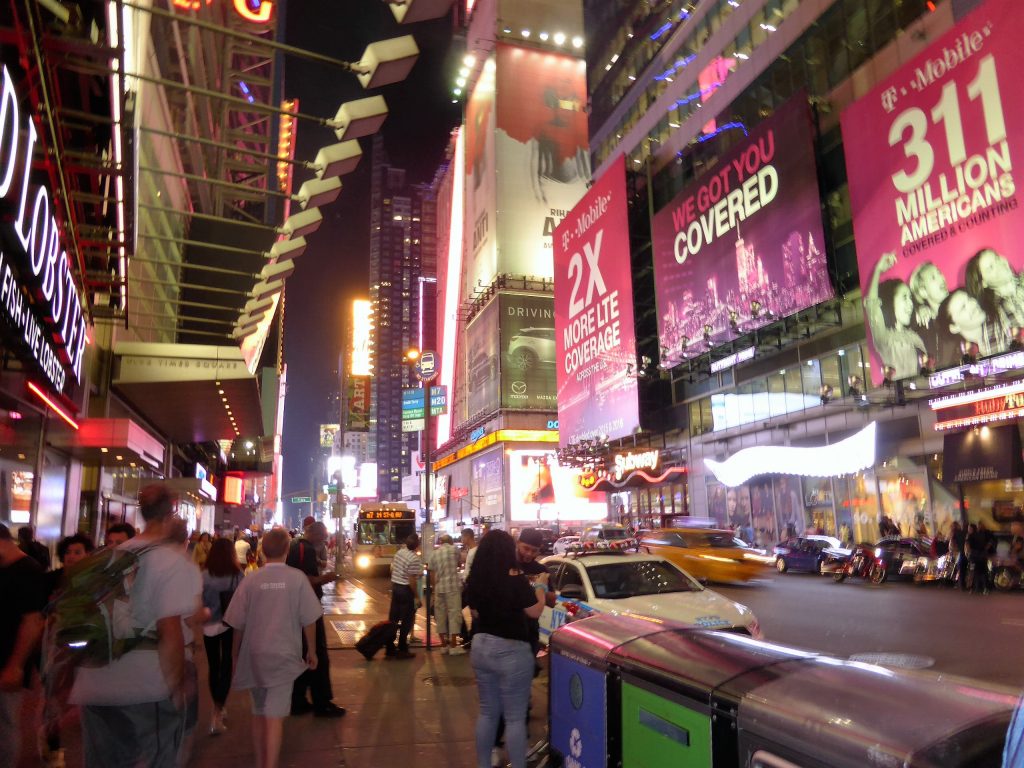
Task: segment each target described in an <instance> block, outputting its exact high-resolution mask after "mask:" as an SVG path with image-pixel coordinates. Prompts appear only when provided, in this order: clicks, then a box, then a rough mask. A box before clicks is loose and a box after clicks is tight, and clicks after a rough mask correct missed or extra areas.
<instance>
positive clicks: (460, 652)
mask: <svg viewBox="0 0 1024 768" xmlns="http://www.w3.org/2000/svg"><path fill="white" fill-rule="evenodd" d="M448 655H449V656H465V655H466V649H465V648H462V647H461V646H458V645H457V646H455V647H454V648H449V649H448Z"/></svg>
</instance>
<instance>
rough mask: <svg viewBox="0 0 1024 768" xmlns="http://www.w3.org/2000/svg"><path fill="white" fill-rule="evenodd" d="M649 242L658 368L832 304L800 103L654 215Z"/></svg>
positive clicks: (811, 157) (814, 176)
mask: <svg viewBox="0 0 1024 768" xmlns="http://www.w3.org/2000/svg"><path fill="white" fill-rule="evenodd" d="M651 237H652V240H653V243H654V276H655V296H656V298H657V304H658V337H659V340H660V342H661V347H662V349H661V361H662V364H663V365H664V364H668V365H676V364H678V363H679V362H680V361H682V360H684V359H686V358H687V357H690V356H692V355H694V354H699V353H701V352H704V351H706V350H707V349H708V348H709V347H710V346H712V345H715V344H718V343H721V342H724V341H728V340H731V339H734V338H736V337H737V336H739V335H742V334H744V333H747V332H749V331H751V330H753V329H755V328H757V327H759V326H761V325H764V324H765V323H767V322H770V321H771V320H773V319H775V318H779V317H785V316H786V315H791V314H793V313H795V312H799V311H800V310H801V309H805V308H806V307H810V306H813V305H814V304H817V303H818V302H821V301H824V300H826V299H828V298H831V297H832V296H833V295H834V293H833V289H832V284H831V282H830V281H829V278H828V268H827V265H826V262H825V246H824V237H823V235H822V228H821V202H820V200H819V195H818V177H817V171H816V168H815V164H814V150H813V146H812V143H811V122H810V114H809V112H808V109H807V102H806V98H805V97H804V96H802V95H798V96H795V97H794V98H792V99H791V100H790V101H789V102H788V103H787V104H786V105H784V106H783V107H782V108H780V109H779V110H778V111H777V112H776V113H775V114H774V115H773V116H772V117H771V118H770V119H768V120H766V121H764V122H763V123H761V124H760V125H759V126H758V127H757V129H756V130H754V131H751V132H750V133H749V135H748V136H746V137H745V138H744V139H743V140H742V141H740V142H739V143H738V144H737V145H736V146H735V147H733V148H732V149H731V150H729V151H728V152H726V153H725V154H724V155H722V157H721V158H720V159H719V161H718V162H717V163H716V164H715V165H714V166H713V167H712V169H711V170H710V171H708V172H706V173H705V174H704V175H703V176H701V177H700V178H698V179H697V180H696V181H694V182H693V183H692V184H690V185H688V186H687V187H686V188H684V189H683V190H682V192H680V193H679V194H678V195H677V196H676V197H675V198H674V199H673V200H672V202H671V203H669V204H668V205H667V206H665V207H664V208H663V209H662V210H660V211H659V212H658V213H656V214H655V215H654V218H653V219H652V221H651Z"/></svg>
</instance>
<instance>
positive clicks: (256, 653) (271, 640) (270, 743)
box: [224, 528, 323, 768]
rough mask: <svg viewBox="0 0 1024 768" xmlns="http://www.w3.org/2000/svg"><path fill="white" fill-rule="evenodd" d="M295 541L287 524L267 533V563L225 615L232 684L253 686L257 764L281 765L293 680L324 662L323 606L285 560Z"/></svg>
mask: <svg viewBox="0 0 1024 768" xmlns="http://www.w3.org/2000/svg"><path fill="white" fill-rule="evenodd" d="M290 543H291V541H290V537H289V536H288V532H287V531H286V530H284V529H283V528H274V529H273V530H271V531H268V532H267V534H266V535H265V536H264V537H263V555H264V557H265V558H266V565H265V566H264V567H263V568H261V569H260V570H258V571H256V572H255V573H254V574H252V575H251V576H247V577H246V578H244V579H243V580H242V583H241V585H240V586H239V588H238V589H237V590H236V592H235V595H234V597H233V598H232V599H231V604H230V605H229V606H228V609H227V612H226V613H225V614H224V622H225V623H226V624H227V625H228V626H230V627H231V628H232V629H233V630H234V637H233V638H232V658H234V659H235V676H234V680H233V682H232V686H233V687H234V688H235V689H236V690H248V691H249V694H250V696H251V697H252V740H253V748H254V750H255V753H256V754H255V760H254V763H255V766H256V768H277V766H278V763H279V760H280V756H281V741H282V737H283V734H284V718H285V717H286V716H287V715H288V711H289V704H290V702H291V694H292V684H293V683H294V681H295V678H296V677H298V676H299V675H300V674H301V673H302V672H304V671H306V670H315V669H316V668H317V666H318V664H319V662H320V659H319V657H318V656H317V652H316V638H315V634H316V622H317V619H319V618H322V617H323V608H321V606H320V600H319V599H317V596H316V594H315V593H314V592H313V587H312V586H311V584H310V582H309V579H308V578H306V576H305V575H304V574H303V573H302V572H301V571H299V570H297V569H295V568H289V567H288V566H287V565H286V564H285V558H286V557H287V555H288V545H289V544H290ZM301 638H304V639H305V641H306V642H305V652H303V643H302V639H301Z"/></svg>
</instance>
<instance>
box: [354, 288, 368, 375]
mask: <svg viewBox="0 0 1024 768" xmlns="http://www.w3.org/2000/svg"><path fill="white" fill-rule="evenodd" d="M372 317H373V305H372V304H371V303H370V302H369V301H367V300H366V299H356V300H355V301H353V302H352V350H351V360H352V362H351V363H350V366H351V367H350V368H349V373H350V374H352V375H353V376H369V375H370V374H372V373H373V366H372V364H371V363H370V336H371V335H372V334H373V321H372V319H371V318H372Z"/></svg>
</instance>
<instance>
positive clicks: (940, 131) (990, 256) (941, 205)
mask: <svg viewBox="0 0 1024 768" xmlns="http://www.w3.org/2000/svg"><path fill="white" fill-rule="evenodd" d="M1018 7H1019V4H1015V3H1014V2H1012V0H987V2H985V3H982V4H981V5H980V6H979V7H978V9H977V10H976V11H974V12H973V13H971V14H970V15H969V16H967V17H965V18H964V19H963V21H962V22H961V23H959V24H957V25H956V26H955V27H953V28H952V29H951V30H950V31H949V32H948V33H946V34H945V35H944V36H942V37H940V38H938V39H937V40H936V41H935V42H934V43H933V44H932V45H931V46H929V47H928V48H927V49H926V50H925V51H924V52H923V53H921V54H920V55H919V56H917V57H916V58H914V59H912V60H911V61H910V62H908V63H907V64H905V65H904V66H903V67H901V68H900V69H899V70H897V71H896V72H895V73H894V74H893V75H891V76H890V77H888V78H886V79H885V80H883V81H882V82H880V83H879V84H878V85H877V86H876V87H875V88H874V90H872V91H870V92H869V93H868V94H867V95H866V96H864V97H863V98H861V99H860V100H859V101H857V102H855V103H854V104H852V105H851V106H850V107H849V108H848V109H847V110H846V111H845V112H844V113H843V115H842V127H843V141H844V145H845V146H844V148H845V153H846V165H847V173H848V175H849V182H850V204H851V208H852V212H853V225H854V234H855V236H856V241H857V263H858V266H859V269H860V281H861V290H862V293H863V296H864V315H865V319H866V321H867V327H868V341H869V345H870V349H871V378H872V380H873V381H874V382H875V383H876V384H877V383H879V382H881V381H882V380H883V379H885V378H890V379H901V378H906V377H909V376H916V375H918V374H919V373H920V371H921V369H922V368H925V369H934V368H936V367H940V368H941V367H948V366H951V365H959V364H960V362H961V359H962V358H963V356H964V355H969V356H972V357H986V356H988V355H992V354H996V353H998V352H1002V351H1004V350H1007V349H1009V348H1010V345H1011V344H1013V343H1014V342H1015V341H1020V340H1021V337H1022V329H1024V285H1022V280H1024V275H1022V271H1024V251H1022V250H1021V248H1020V241H1021V238H1022V236H1024V213H1022V211H1021V207H1020V205H1019V204H1018V200H1017V197H1016V182H1015V179H1014V173H1013V159H1012V158H1013V153H1014V152H1015V151H1020V149H1021V148H1024V94H1022V92H1021V88H1020V84H1019V83H1018V84H1016V85H1015V84H1014V82H1013V79H1014V78H1015V77H1018V76H1019V74H1020V72H1021V70H1022V67H1024V53H1022V49H1021V45H1020V21H1021V17H1020V11H1019V9H1018ZM1015 244H1016V245H1015Z"/></svg>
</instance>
